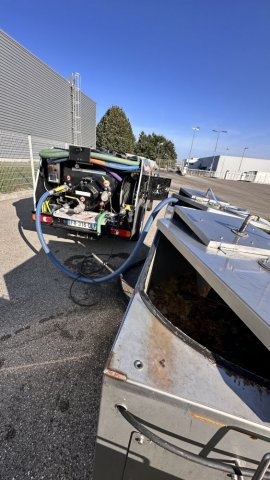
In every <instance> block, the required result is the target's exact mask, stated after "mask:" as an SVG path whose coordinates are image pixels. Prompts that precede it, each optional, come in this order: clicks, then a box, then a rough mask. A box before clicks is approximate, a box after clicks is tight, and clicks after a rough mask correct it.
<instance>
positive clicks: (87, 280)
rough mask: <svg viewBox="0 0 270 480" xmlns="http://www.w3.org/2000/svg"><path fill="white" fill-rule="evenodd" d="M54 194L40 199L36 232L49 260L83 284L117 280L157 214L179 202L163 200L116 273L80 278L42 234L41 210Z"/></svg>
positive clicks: (128, 264)
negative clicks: (64, 262) (66, 265)
mask: <svg viewBox="0 0 270 480" xmlns="http://www.w3.org/2000/svg"><path fill="white" fill-rule="evenodd" d="M53 194H54V190H50V191H49V192H45V193H43V195H42V196H41V197H40V199H39V202H38V204H37V210H36V230H37V234H38V238H39V241H40V243H41V246H42V248H43V250H44V252H45V253H46V254H47V255H48V257H49V259H50V260H51V262H52V263H53V264H54V265H55V266H56V267H57V268H58V269H59V270H60V271H61V272H62V273H64V274H65V275H68V276H69V277H71V278H73V279H76V280H78V281H79V282H83V283H92V284H93V283H103V282H108V281H109V280H113V279H115V278H117V277H118V276H119V275H121V274H122V273H123V272H124V271H125V270H126V269H127V268H128V267H129V266H130V265H131V264H132V262H133V259H134V258H135V257H136V255H137V253H138V251H139V249H140V247H141V245H142V243H143V241H144V239H145V237H146V235H147V233H148V231H149V229H150V227H151V225H152V223H153V220H154V219H155V217H156V215H157V213H158V212H159V211H160V210H161V209H162V208H163V207H165V206H166V205H168V204H169V203H176V202H178V199H177V198H173V197H169V198H166V199H165V200H163V201H162V202H160V203H159V204H158V205H157V206H156V208H155V209H154V210H153V212H152V213H151V215H150V217H149V218H148V220H147V222H146V224H145V226H144V229H143V231H142V233H141V235H140V238H139V240H138V242H137V244H136V246H135V248H134V249H133V251H132V252H131V254H130V256H129V257H128V258H127V260H126V261H125V262H124V263H122V265H121V266H120V267H119V268H118V269H117V270H115V271H114V272H112V273H109V274H108V275H105V276H104V277H99V278H88V277H84V276H78V274H77V273H74V272H72V271H71V270H69V269H68V268H66V267H65V266H64V265H62V263H60V262H59V260H57V258H56V257H55V256H54V255H53V253H52V252H51V251H50V249H49V247H48V245H47V244H46V242H45V239H44V236H43V232H42V228H41V222H40V215H41V208H42V205H43V203H44V202H45V200H46V199H47V198H48V197H49V196H51V195H53Z"/></svg>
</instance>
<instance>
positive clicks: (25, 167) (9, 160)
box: [0, 130, 68, 193]
mask: <svg viewBox="0 0 270 480" xmlns="http://www.w3.org/2000/svg"><path fill="white" fill-rule="evenodd" d="M67 145H68V144H67V143H64V142H58V141H55V140H52V139H48V138H40V137H36V136H31V135H26V134H20V133H15V132H9V131H7V130H0V193H9V192H15V191H19V190H25V189H32V188H33V184H34V183H35V177H36V173H37V170H38V166H39V152H40V150H42V149H43V148H48V147H52V146H53V147H61V148H67Z"/></svg>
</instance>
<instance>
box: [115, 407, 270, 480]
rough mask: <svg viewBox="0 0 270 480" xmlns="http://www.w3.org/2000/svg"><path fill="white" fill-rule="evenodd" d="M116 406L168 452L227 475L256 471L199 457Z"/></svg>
mask: <svg viewBox="0 0 270 480" xmlns="http://www.w3.org/2000/svg"><path fill="white" fill-rule="evenodd" d="M116 407H117V409H118V411H119V412H120V413H121V415H122V416H123V417H124V418H125V419H126V420H127V422H128V423H130V425H132V427H134V428H135V429H136V430H137V431H138V432H140V433H141V434H142V435H144V436H145V437H146V438H148V439H149V440H150V441H151V442H154V443H155V444H156V445H158V446H160V447H161V448H164V449H165V450H168V451H169V452H171V453H174V454H175V455H178V456H179V457H182V458H184V459H185V460H188V461H191V462H194V463H198V464H199V465H203V466H204V467H208V468H213V469H215V470H219V471H222V472H225V473H228V474H229V475H236V476H241V475H242V476H247V477H253V475H254V474H255V472H256V473H257V470H253V469H251V468H242V467H239V466H238V465H229V464H228V463H226V460H224V462H221V461H219V460H215V459H211V458H206V457H201V456H200V455H196V454H195V453H192V452H188V451H187V450H184V449H183V448H180V447H177V446H176V445H173V444H172V443H170V442H168V441H167V440H164V439H163V438H161V437H159V436H158V435H156V434H155V433H153V432H152V431H151V430H149V429H148V428H146V427H145V426H144V425H143V424H142V423H141V422H140V421H139V420H137V418H136V417H135V416H134V415H133V414H132V413H131V412H129V411H128V410H127V409H126V408H125V407H124V406H123V405H116ZM268 457H269V453H268V454H266V455H265V456H264V457H263V459H262V460H264V459H266V460H267V458H268ZM261 467H262V465H261ZM259 468H260V467H259ZM254 478H255V477H254ZM257 478H262V477H257ZM263 478H264V479H265V480H269V479H270V474H267V473H266V474H265V476H264V477H263Z"/></svg>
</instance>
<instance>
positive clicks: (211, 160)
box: [186, 155, 270, 183]
mask: <svg viewBox="0 0 270 480" xmlns="http://www.w3.org/2000/svg"><path fill="white" fill-rule="evenodd" d="M186 164H187V162H186ZM189 169H197V170H208V171H209V170H211V171H213V172H215V173H216V176H218V177H219V178H227V179H231V180H234V179H235V180H250V181H258V182H262V183H270V180H269V181H266V177H269V178H270V175H267V174H268V173H269V174H270V159H263V158H251V157H244V158H243V157H242V156H239V157H233V156H229V155H216V156H211V157H200V158H197V159H196V160H195V161H194V159H192V160H190V161H189ZM247 176H248V177H249V178H247ZM256 178H257V180H256Z"/></svg>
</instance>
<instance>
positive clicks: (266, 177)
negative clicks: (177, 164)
mask: <svg viewBox="0 0 270 480" xmlns="http://www.w3.org/2000/svg"><path fill="white" fill-rule="evenodd" d="M188 175H193V176H196V177H208V178H220V179H223V180H234V181H237V180H242V181H245V182H256V183H264V184H269V183H270V172H230V171H229V170H226V172H224V171H223V172H215V171H214V170H212V171H210V170H196V169H195V168H190V169H189V170H188Z"/></svg>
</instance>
